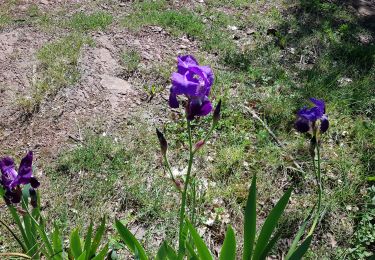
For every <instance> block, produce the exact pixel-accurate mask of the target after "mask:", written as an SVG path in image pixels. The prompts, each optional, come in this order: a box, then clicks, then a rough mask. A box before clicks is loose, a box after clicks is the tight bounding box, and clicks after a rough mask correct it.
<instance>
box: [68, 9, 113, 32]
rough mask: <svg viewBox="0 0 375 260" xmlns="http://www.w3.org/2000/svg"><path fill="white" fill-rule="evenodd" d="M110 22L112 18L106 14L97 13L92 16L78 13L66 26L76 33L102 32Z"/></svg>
mask: <svg viewBox="0 0 375 260" xmlns="http://www.w3.org/2000/svg"><path fill="white" fill-rule="evenodd" d="M112 21H113V16H112V15H111V14H110V13H107V12H102V11H99V12H95V13H92V14H86V13H84V12H79V13H76V14H74V15H73V17H72V18H71V19H70V21H69V22H68V25H69V27H71V28H73V29H75V30H77V31H91V30H98V29H100V30H104V29H105V28H107V27H108V26H109V25H110V24H111V23H112Z"/></svg>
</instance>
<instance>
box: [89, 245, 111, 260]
mask: <svg viewBox="0 0 375 260" xmlns="http://www.w3.org/2000/svg"><path fill="white" fill-rule="evenodd" d="M107 253H108V244H106V245H105V247H103V249H102V250H100V252H99V254H97V255H96V256H95V257H93V258H92V259H91V260H104V258H105V257H106V255H107Z"/></svg>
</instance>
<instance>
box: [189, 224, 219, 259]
mask: <svg viewBox="0 0 375 260" xmlns="http://www.w3.org/2000/svg"><path fill="white" fill-rule="evenodd" d="M186 225H187V227H188V229H189V232H190V235H191V236H192V238H193V241H194V244H195V246H196V248H197V250H198V255H199V257H200V259H204V260H209V259H213V258H212V255H211V253H210V250H209V249H208V248H207V245H206V244H205V243H204V241H203V239H202V238H201V237H200V236H199V234H198V232H197V230H196V229H195V228H194V227H193V225H192V224H191V223H190V222H189V221H188V220H186Z"/></svg>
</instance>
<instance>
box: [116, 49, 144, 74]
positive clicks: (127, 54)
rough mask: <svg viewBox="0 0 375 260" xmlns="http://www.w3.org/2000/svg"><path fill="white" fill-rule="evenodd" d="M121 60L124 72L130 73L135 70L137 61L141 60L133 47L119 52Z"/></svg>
mask: <svg viewBox="0 0 375 260" xmlns="http://www.w3.org/2000/svg"><path fill="white" fill-rule="evenodd" d="M121 62H122V66H123V67H124V68H125V70H126V73H128V74H131V73H133V72H134V71H136V70H137V68H138V65H139V63H140V62H141V55H140V54H139V52H138V51H137V50H135V49H132V50H124V51H123V52H122V54H121Z"/></svg>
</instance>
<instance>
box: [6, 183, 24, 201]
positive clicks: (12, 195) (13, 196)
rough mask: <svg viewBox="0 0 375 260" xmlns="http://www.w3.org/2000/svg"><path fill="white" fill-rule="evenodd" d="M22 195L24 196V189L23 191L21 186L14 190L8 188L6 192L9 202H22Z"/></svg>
mask: <svg viewBox="0 0 375 260" xmlns="http://www.w3.org/2000/svg"><path fill="white" fill-rule="evenodd" d="M21 197H22V191H21V188H19V187H17V188H16V189H14V190H7V191H6V192H5V198H6V201H7V202H9V201H11V202H12V203H14V204H16V203H19V202H21Z"/></svg>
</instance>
